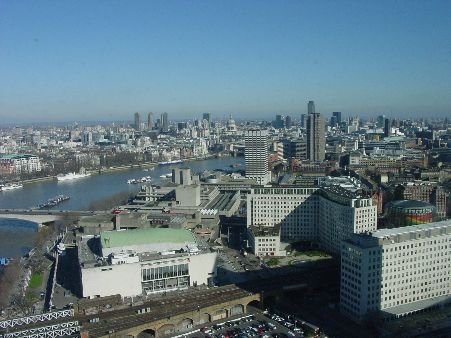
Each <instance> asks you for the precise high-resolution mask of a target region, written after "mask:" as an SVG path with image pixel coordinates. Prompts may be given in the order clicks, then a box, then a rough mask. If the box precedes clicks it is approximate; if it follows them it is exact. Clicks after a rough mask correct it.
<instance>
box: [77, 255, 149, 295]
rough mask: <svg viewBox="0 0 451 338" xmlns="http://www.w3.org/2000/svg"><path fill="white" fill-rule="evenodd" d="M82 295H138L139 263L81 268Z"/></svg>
mask: <svg viewBox="0 0 451 338" xmlns="http://www.w3.org/2000/svg"><path fill="white" fill-rule="evenodd" d="M81 276H82V285H83V297H94V296H97V295H99V296H101V297H104V296H111V295H115V294H120V295H121V296H122V297H129V296H135V295H139V294H141V292H142V288H141V265H140V264H139V263H136V264H120V265H107V266H102V267H96V268H87V269H82V270H81Z"/></svg>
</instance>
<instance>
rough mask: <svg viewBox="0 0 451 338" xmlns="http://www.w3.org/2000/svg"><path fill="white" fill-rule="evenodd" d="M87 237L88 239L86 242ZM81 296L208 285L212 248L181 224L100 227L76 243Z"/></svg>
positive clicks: (213, 268) (213, 271) (212, 271)
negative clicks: (98, 231) (202, 246)
mask: <svg viewBox="0 0 451 338" xmlns="http://www.w3.org/2000/svg"><path fill="white" fill-rule="evenodd" d="M88 242H89V244H88ZM78 257H79V263H80V274H81V282H82V294H83V297H104V296H112V295H116V294H120V295H121V296H122V297H132V296H137V295H141V294H150V293H157V292H165V291H171V290H177V289H184V288H187V287H188V286H195V285H201V284H205V285H212V283H213V278H214V277H215V274H216V253H212V252H210V251H209V250H201V249H200V247H199V245H198V244H197V242H196V239H195V237H194V235H193V234H192V233H191V232H190V231H188V230H184V229H167V228H153V229H135V230H120V231H104V232H101V234H100V237H99V236H84V237H82V238H81V241H80V242H79V245H78Z"/></svg>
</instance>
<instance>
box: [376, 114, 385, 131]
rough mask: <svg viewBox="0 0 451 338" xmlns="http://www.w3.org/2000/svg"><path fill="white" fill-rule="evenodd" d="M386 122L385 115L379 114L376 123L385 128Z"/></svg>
mask: <svg viewBox="0 0 451 338" xmlns="http://www.w3.org/2000/svg"><path fill="white" fill-rule="evenodd" d="M384 123H385V115H379V116H378V117H377V120H376V125H377V126H378V127H379V128H383V127H384Z"/></svg>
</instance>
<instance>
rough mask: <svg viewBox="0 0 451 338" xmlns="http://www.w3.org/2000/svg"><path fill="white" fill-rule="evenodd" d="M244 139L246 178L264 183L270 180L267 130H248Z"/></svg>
mask: <svg viewBox="0 0 451 338" xmlns="http://www.w3.org/2000/svg"><path fill="white" fill-rule="evenodd" d="M244 140H245V148H244V159H245V162H246V178H249V179H255V180H256V181H257V184H260V185H265V184H267V183H268V182H270V181H271V172H270V171H269V170H268V131H267V130H248V131H246V134H245V139H244Z"/></svg>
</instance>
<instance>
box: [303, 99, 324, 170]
mask: <svg viewBox="0 0 451 338" xmlns="http://www.w3.org/2000/svg"><path fill="white" fill-rule="evenodd" d="M308 111H309V113H308V115H307V157H308V159H309V160H310V161H324V156H325V150H326V137H325V130H324V119H323V118H322V116H321V115H320V114H319V113H316V112H315V105H314V103H313V101H309V103H308Z"/></svg>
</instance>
